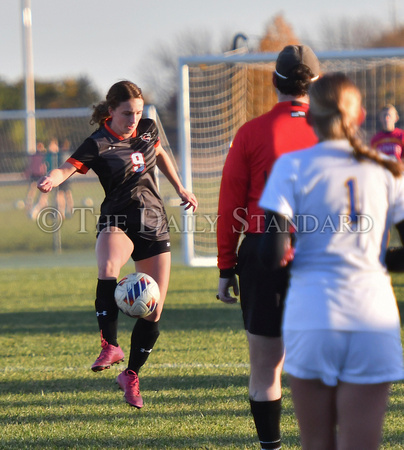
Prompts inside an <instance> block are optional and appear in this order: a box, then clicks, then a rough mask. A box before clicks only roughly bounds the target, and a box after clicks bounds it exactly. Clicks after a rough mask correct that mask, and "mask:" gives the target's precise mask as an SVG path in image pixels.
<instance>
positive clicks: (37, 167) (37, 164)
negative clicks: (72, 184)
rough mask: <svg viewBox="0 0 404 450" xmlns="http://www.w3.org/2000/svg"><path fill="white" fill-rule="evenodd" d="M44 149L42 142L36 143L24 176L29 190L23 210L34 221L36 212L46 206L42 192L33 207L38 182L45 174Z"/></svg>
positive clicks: (45, 199)
mask: <svg viewBox="0 0 404 450" xmlns="http://www.w3.org/2000/svg"><path fill="white" fill-rule="evenodd" d="M45 158H46V148H45V146H44V145H43V143H42V142H38V143H37V146H36V152H35V153H34V154H33V155H30V157H29V164H28V167H27V169H26V171H25V176H26V178H27V179H28V180H29V188H28V192H27V195H26V198H25V210H26V212H27V214H28V215H29V216H30V217H31V218H33V219H35V218H36V215H37V211H39V210H40V209H41V208H43V207H44V206H46V205H47V202H48V200H47V198H48V196H47V195H46V194H43V193H42V192H41V193H40V194H39V196H38V203H37V205H35V206H34V203H35V198H36V193H37V192H38V190H37V182H38V180H39V179H40V178H41V177H43V176H44V175H45V174H46V170H47V167H46V161H45Z"/></svg>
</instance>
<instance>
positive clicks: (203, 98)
mask: <svg viewBox="0 0 404 450" xmlns="http://www.w3.org/2000/svg"><path fill="white" fill-rule="evenodd" d="M277 55H278V53H249V54H246V53H244V54H243V53H237V52H231V53H229V54H224V55H207V56H206V55H205V56H194V57H186V58H180V60H179V83H180V86H179V98H178V101H179V108H178V111H179V112H178V117H179V133H180V140H179V141H180V153H181V163H182V164H181V166H182V179H183V183H184V186H185V188H186V189H188V190H191V191H193V192H194V193H195V195H196V196H197V198H198V201H199V205H200V206H199V208H198V210H197V212H196V213H195V214H194V213H192V212H191V211H187V213H186V214H188V216H187V217H186V218H185V220H184V221H183V223H184V224H185V226H184V230H183V259H184V263H185V264H186V265H190V266H215V265H216V263H217V247H216V226H215V224H216V220H217V203H218V195H219V188H220V180H221V174H222V168H223V164H224V161H225V159H226V156H227V152H228V149H229V145H230V143H231V141H232V139H233V137H234V135H235V133H236V131H237V130H238V128H239V127H240V126H241V125H242V124H243V123H245V122H246V121H247V120H251V119H252V118H254V117H256V116H258V115H260V114H263V113H264V112H266V111H268V110H269V109H270V108H272V106H273V105H274V104H275V103H276V101H277V99H276V94H275V91H274V89H273V87H272V72H273V70H274V62H275V60H276V57H277ZM317 56H318V57H319V60H320V63H321V69H322V72H323V73H325V72H336V71H340V72H344V73H346V74H348V75H349V76H350V77H351V78H352V79H353V81H354V82H355V83H356V84H357V85H358V86H359V88H360V89H361V92H362V95H363V101H364V106H365V108H366V110H367V118H366V122H365V123H364V126H363V128H364V131H365V133H366V136H368V137H369V138H370V137H371V136H372V135H373V134H374V133H375V132H376V130H377V129H378V123H377V115H378V111H379V109H380V108H381V107H382V106H383V105H384V104H386V103H392V104H394V105H395V106H396V108H397V109H398V111H399V112H402V114H403V117H404V47H402V48H401V47H400V48H383V49H362V50H350V51H348V50H347V51H328V52H317Z"/></svg>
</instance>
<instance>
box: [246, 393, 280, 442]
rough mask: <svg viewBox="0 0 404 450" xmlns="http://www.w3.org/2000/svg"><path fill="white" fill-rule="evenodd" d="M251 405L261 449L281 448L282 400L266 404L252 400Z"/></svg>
mask: <svg viewBox="0 0 404 450" xmlns="http://www.w3.org/2000/svg"><path fill="white" fill-rule="evenodd" d="M250 405H251V413H252V415H253V417H254V422H255V427H256V429H257V434H258V439H259V440H260V444H261V449H263V450H264V449H265V450H270V449H271V450H273V449H279V448H281V431H280V421H281V407H282V398H280V399H278V400H273V401H266V402H256V401H254V400H251V399H250Z"/></svg>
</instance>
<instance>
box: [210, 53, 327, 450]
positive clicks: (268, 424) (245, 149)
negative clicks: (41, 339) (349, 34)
mask: <svg viewBox="0 0 404 450" xmlns="http://www.w3.org/2000/svg"><path fill="white" fill-rule="evenodd" d="M319 74H320V64H319V61H318V59H317V57H316V56H315V54H314V53H313V51H312V50H311V49H310V48H309V47H307V46H305V45H288V46H286V47H285V48H284V49H283V50H282V51H281V52H280V53H279V55H278V58H277V61H276V70H275V72H274V74H273V85H274V86H275V88H276V92H277V95H278V103H277V104H276V105H275V106H274V108H273V109H272V110H271V111H269V112H267V113H266V114H263V115H262V116H260V117H257V118H255V119H253V120H251V121H249V122H247V123H246V124H244V125H243V126H242V127H241V128H240V129H239V130H238V132H237V134H236V136H235V138H234V141H233V143H232V145H231V147H230V150H229V153H228V156H227V159H226V162H225V164H224V168H223V176H222V181H221V187H220V196H219V210H218V214H219V219H218V222H217V245H218V268H219V269H220V278H219V287H218V298H219V299H220V300H221V301H222V302H224V303H235V302H236V301H237V299H236V298H235V297H233V296H232V295H233V294H232V293H231V292H230V288H232V289H233V291H234V294H235V295H238V293H239V288H238V281H237V278H236V274H237V275H238V277H239V282H240V302H241V309H242V314H243V321H244V327H245V330H246V333H247V339H248V344H249V353H250V381H249V397H250V404H251V413H252V415H253V417H254V421H255V425H256V429H257V433H258V438H259V440H260V443H261V448H262V449H279V448H281V435H280V415H281V396H282V393H281V373H282V367H283V360H284V348H283V342H282V338H281V320H282V311H283V300H284V297H285V293H286V288H287V282H288V273H287V268H282V269H279V270H278V271H277V272H274V273H271V274H268V272H267V271H266V270H265V268H264V267H262V265H261V264H260V262H259V259H258V253H257V251H258V246H259V240H260V235H261V233H262V232H263V231H264V227H265V219H264V211H263V210H262V209H261V208H260V207H259V206H258V201H259V199H260V196H261V194H262V191H263V189H264V186H265V181H266V179H267V178H268V176H269V173H270V171H271V168H272V165H273V164H274V162H275V160H276V159H277V158H278V157H279V156H280V155H281V154H283V153H287V152H290V151H293V150H297V149H301V148H305V147H309V146H311V145H313V144H315V143H316V142H317V138H316V136H315V134H314V131H313V129H312V127H311V126H310V124H309V122H308V120H307V114H308V110H309V105H308V103H309V99H308V94H307V92H308V88H309V86H310V84H311V83H312V82H313V81H315V80H316V79H317V78H318V77H319ZM241 235H244V239H243V240H242V243H241V245H240V248H239V251H238V250H237V249H238V246H239V241H240V236H241Z"/></svg>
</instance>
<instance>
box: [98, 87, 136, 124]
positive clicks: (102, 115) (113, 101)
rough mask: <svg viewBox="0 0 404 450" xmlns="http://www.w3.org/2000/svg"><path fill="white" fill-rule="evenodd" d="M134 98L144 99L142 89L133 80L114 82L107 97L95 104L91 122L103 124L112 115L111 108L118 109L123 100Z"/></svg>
mask: <svg viewBox="0 0 404 450" xmlns="http://www.w3.org/2000/svg"><path fill="white" fill-rule="evenodd" d="M132 98H140V99H142V100H144V98H143V95H142V90H141V89H140V87H139V86H137V85H136V84H135V83H132V82H131V81H126V80H125V81H118V83H115V84H113V85H112V86H111V87H110V89H109V91H108V94H107V96H106V99H105V100H104V101H102V102H100V103H98V105H95V106H93V108H94V111H93V115H92V116H91V120H90V123H91V125H94V124H96V123H98V125H103V124H104V123H105V121H106V120H107V119H108V118H109V117H110V115H109V108H111V109H116V108H117V107H118V106H119V105H120V104H121V103H122V102H126V101H128V100H130V99H132Z"/></svg>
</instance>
